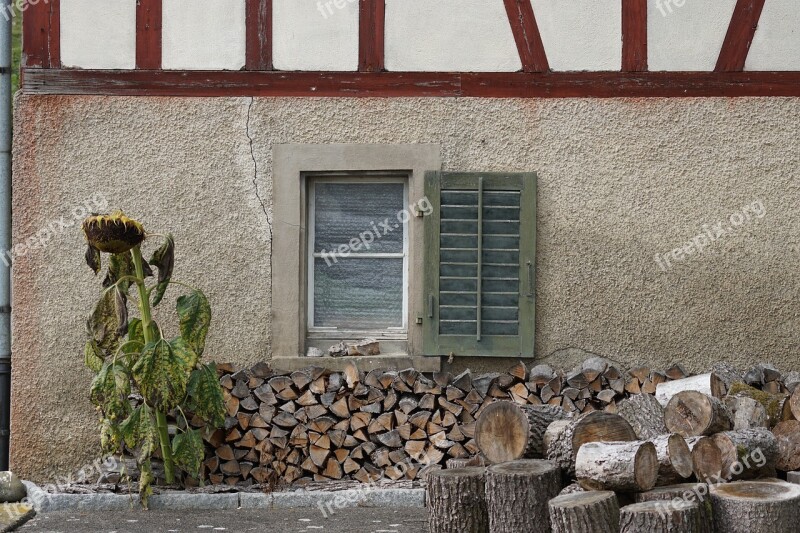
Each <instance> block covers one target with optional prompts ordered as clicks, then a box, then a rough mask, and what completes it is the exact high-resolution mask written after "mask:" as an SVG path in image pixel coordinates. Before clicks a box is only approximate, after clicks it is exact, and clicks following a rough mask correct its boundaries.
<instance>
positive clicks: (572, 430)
mask: <svg viewBox="0 0 800 533" xmlns="http://www.w3.org/2000/svg"><path fill="white" fill-rule="evenodd" d="M555 424H556V425H555V426H554V427H553V425H552V424H551V428H552V431H551V428H548V430H547V433H548V434H549V435H548V436H547V437H546V438H545V440H546V441H547V446H546V447H547V458H548V459H550V460H551V461H555V462H556V464H558V465H559V466H560V467H561V468H562V469H563V470H564V473H565V474H566V475H568V476H569V475H572V474H574V473H575V456H576V454H577V453H578V449H579V448H580V447H581V446H582V445H584V444H586V443H590V442H623V441H624V442H629V441H635V440H636V433H635V432H634V431H633V428H632V427H631V425H630V424H629V423H628V422H627V421H625V419H624V418H622V417H621V416H619V415H615V414H611V413H605V412H603V411H595V412H592V413H588V414H586V415H583V416H581V417H579V418H576V419H574V420H571V421H569V422H567V423H566V424H561V423H560V422H555Z"/></svg>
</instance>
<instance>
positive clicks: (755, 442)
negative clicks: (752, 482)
mask: <svg viewBox="0 0 800 533" xmlns="http://www.w3.org/2000/svg"><path fill="white" fill-rule="evenodd" d="M712 440H713V441H714V444H716V445H717V448H719V451H720V454H721V457H722V478H723V479H725V480H727V481H730V480H741V479H756V478H760V477H775V475H776V473H775V466H776V464H777V462H778V456H779V451H778V441H777V439H776V438H775V435H773V434H772V433H771V432H770V431H769V430H768V429H765V428H753V429H742V430H739V431H726V432H724V433H717V434H716V435H714V436H713V437H712Z"/></svg>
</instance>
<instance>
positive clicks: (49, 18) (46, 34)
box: [8, 0, 61, 68]
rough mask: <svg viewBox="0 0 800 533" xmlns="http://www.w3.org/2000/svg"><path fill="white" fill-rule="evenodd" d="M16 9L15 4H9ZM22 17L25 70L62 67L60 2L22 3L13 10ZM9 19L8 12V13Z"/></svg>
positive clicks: (23, 62)
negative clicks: (22, 7)
mask: <svg viewBox="0 0 800 533" xmlns="http://www.w3.org/2000/svg"><path fill="white" fill-rule="evenodd" d="M12 5H13V6H17V5H18V3H17V2H13V3H12ZM20 12H22V13H23V17H22V43H23V44H22V65H23V66H24V67H27V68H60V67H61V51H60V50H61V36H60V35H61V30H60V29H61V4H60V2H59V0H50V1H49V2H44V1H43V0H40V1H39V2H37V3H35V4H34V3H32V2H28V3H25V9H24V10H22V11H20V9H18V8H15V10H14V14H15V15H19V13H20ZM8 15H9V16H10V15H11V13H8Z"/></svg>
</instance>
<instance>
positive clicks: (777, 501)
mask: <svg viewBox="0 0 800 533" xmlns="http://www.w3.org/2000/svg"><path fill="white" fill-rule="evenodd" d="M710 492H711V504H712V507H713V514H714V526H715V528H716V530H717V531H721V532H723V531H724V532H725V533H777V532H779V531H780V532H786V533H790V532H793V531H797V529H798V525H800V485H794V484H792V483H784V482H777V481H735V482H733V483H724V484H721V485H716V486H712V487H711V490H710Z"/></svg>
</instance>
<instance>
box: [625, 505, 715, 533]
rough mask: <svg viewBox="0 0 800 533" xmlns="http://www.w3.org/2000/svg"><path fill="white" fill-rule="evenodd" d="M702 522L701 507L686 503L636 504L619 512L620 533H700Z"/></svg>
mask: <svg viewBox="0 0 800 533" xmlns="http://www.w3.org/2000/svg"><path fill="white" fill-rule="evenodd" d="M701 521H702V516H701V514H700V506H698V505H697V504H696V503H691V502H684V501H681V502H663V501H652V502H642V503H634V504H633V505H627V506H625V507H623V508H622V509H620V511H619V531H620V533H674V532H677V531H680V532H681V533H700V532H701V531H702V529H701V528H702V525H701V524H702V522H701Z"/></svg>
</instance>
